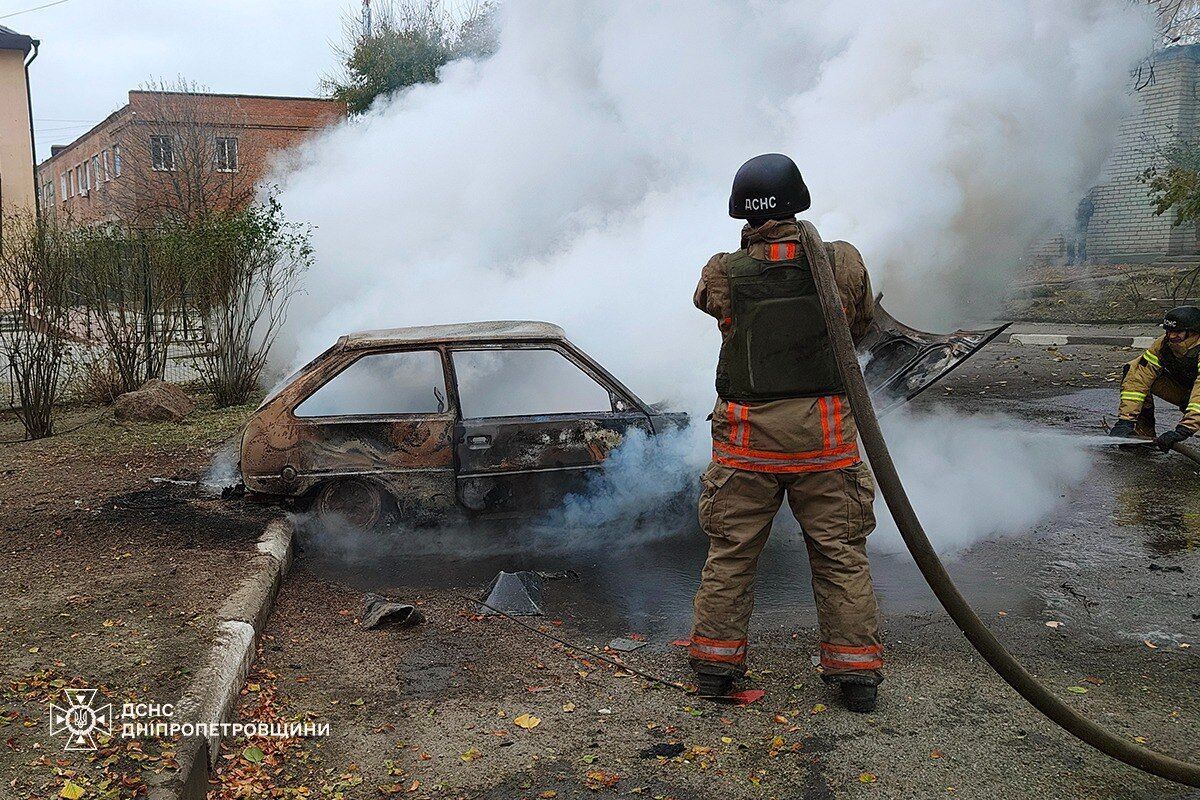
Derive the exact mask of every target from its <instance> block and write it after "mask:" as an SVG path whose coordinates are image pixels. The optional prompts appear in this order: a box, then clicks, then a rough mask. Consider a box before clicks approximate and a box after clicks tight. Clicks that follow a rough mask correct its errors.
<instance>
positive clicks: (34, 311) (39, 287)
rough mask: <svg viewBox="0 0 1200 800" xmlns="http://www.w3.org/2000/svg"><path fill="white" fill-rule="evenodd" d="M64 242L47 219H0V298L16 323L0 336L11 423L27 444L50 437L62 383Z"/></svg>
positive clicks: (66, 304) (66, 295) (67, 318)
mask: <svg viewBox="0 0 1200 800" xmlns="http://www.w3.org/2000/svg"><path fill="white" fill-rule="evenodd" d="M71 266H72V259H71V258H70V239H69V237H67V236H64V235H62V232H61V230H60V229H59V228H57V227H56V225H55V222H54V220H53V218H52V217H50V216H45V217H40V218H39V217H35V216H33V215H26V214H21V215H12V216H9V217H7V218H5V219H4V248H3V251H0V298H7V299H8V300H9V301H10V303H11V306H12V308H13V311H14V312H15V314H16V316H17V317H18V321H17V324H16V325H14V326H13V330H11V331H10V332H8V333H6V334H4V335H3V336H0V350H2V352H3V354H4V356H5V359H6V360H7V362H8V380H9V385H10V389H11V393H12V395H13V397H15V398H16V399H17V401H18V403H19V405H18V407H17V408H16V413H17V417H18V418H19V419H20V420H21V424H22V426H23V427H24V428H25V435H26V437H28V438H30V439H40V438H43V437H46V436H50V435H51V434H52V433H53V432H54V405H55V402H56V401H57V400H58V397H59V394H60V392H61V390H62V387H63V384H64V383H65V380H64V379H65V378H66V377H67V376H66V375H64V370H65V369H67V367H66V364H67V362H68V354H69V351H70V341H69V339H68V334H69V329H70V325H71V309H72V306H73V304H74V296H73V291H72V290H73V278H72V271H71Z"/></svg>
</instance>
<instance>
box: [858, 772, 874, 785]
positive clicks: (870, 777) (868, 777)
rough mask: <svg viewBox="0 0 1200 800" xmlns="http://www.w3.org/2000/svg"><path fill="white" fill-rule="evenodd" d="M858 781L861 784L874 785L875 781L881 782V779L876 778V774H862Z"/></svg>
mask: <svg viewBox="0 0 1200 800" xmlns="http://www.w3.org/2000/svg"><path fill="white" fill-rule="evenodd" d="M858 780H859V781H860V782H861V783H874V782H875V781H877V780H879V778H877V777H875V774H874V773H871V772H862V773H859V776H858Z"/></svg>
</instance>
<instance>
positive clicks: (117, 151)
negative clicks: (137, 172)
mask: <svg viewBox="0 0 1200 800" xmlns="http://www.w3.org/2000/svg"><path fill="white" fill-rule="evenodd" d="M113 177H114V178H119V177H121V145H119V144H114V145H113Z"/></svg>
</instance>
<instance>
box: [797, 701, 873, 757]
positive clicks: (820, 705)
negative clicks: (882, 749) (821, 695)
mask: <svg viewBox="0 0 1200 800" xmlns="http://www.w3.org/2000/svg"><path fill="white" fill-rule="evenodd" d="M825 710H826V708H825V704H824V703H817V704H816V705H815V706H813V707H812V709H811V710H810V711H809V712H808V713H809V714H820V713H821V712H822V711H825ZM866 774H869V773H866Z"/></svg>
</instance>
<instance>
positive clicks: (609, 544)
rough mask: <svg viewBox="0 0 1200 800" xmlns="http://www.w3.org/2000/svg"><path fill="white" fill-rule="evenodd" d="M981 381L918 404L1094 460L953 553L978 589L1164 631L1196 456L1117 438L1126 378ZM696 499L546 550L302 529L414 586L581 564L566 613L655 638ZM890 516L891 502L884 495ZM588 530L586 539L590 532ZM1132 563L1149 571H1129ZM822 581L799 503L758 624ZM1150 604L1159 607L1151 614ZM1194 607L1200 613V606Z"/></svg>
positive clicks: (509, 540)
mask: <svg viewBox="0 0 1200 800" xmlns="http://www.w3.org/2000/svg"><path fill="white" fill-rule="evenodd" d="M1096 349H1097V350H1099V348H1096ZM1020 350H1021V348H1014V347H1013V346H1005V345H997V346H995V347H993V348H992V351H993V357H994V358H997V359H1000V358H1003V357H1004V356H1003V354H1004V353H1005V352H1006V351H1007V352H1012V353H1018V355H1019V354H1020V353H1019V351H1020ZM1078 350H1084V348H1078ZM1105 355H1108V354H1105ZM1092 358H1093V359H1099V358H1101V356H1100V355H1093V356H1092ZM1109 359H1110V360H1111V356H1109ZM1085 360H1086V359H1085ZM1086 368H1089V367H1085V369H1086ZM1090 368H1093V369H1094V368H1095V367H1094V366H1093V367H1090ZM973 381H974V378H972V377H971V376H969V375H966V376H964V377H960V379H959V381H958V382H957V384H956V385H954V384H952V388H951V389H950V390H948V391H947V390H942V391H937V390H936V389H935V390H933V391H930V392H929V393H927V395H924V396H922V397H921V398H919V399H918V401H917V402H916V403H915V404H914V405H915V406H916V409H917V410H918V413H921V412H922V411H923V412H929V411H935V410H937V409H938V408H939V407H949V408H952V409H955V410H956V411H960V412H962V411H965V412H974V411H986V412H987V413H989V414H992V413H996V412H997V411H999V412H1001V413H1003V414H1005V415H1008V416H1009V417H1011V418H1013V420H1014V423H1015V424H1020V425H1023V426H1027V425H1029V424H1033V425H1036V426H1040V427H1043V428H1044V429H1045V430H1047V431H1056V432H1060V433H1067V434H1069V435H1070V436H1071V437H1072V438H1071V439H1070V440H1069V441H1070V445H1069V446H1071V447H1076V448H1083V449H1086V450H1087V451H1088V452H1089V453H1090V457H1091V458H1092V459H1093V466H1092V469H1091V472H1090V474H1089V475H1088V476H1087V478H1086V479H1085V480H1083V481H1082V482H1080V484H1079V485H1078V486H1076V487H1075V488H1074V489H1073V490H1072V491H1071V492H1070V493H1069V494H1067V495H1064V496H1063V497H1062V499H1061V501H1060V502H1058V504H1057V505H1056V507H1055V508H1054V509H1053V511H1052V512H1051V513H1050V515H1049V516H1047V517H1046V518H1044V519H1043V520H1041V521H1040V522H1039V523H1038V524H1037V526H1036V527H1035V528H1034V529H1033V530H1031V531H1028V532H1024V531H1004V530H1001V531H998V532H997V534H996V535H995V536H992V537H989V538H988V540H987V541H983V542H980V543H978V544H976V545H975V546H973V547H971V548H969V549H967V550H966V551H964V552H962V553H959V554H957V555H956V557H954V558H952V559H951V563H950V569H951V572H952V574H953V576H954V577H955V579H956V581H957V583H958V585H959V587H960V588H961V589H962V590H963V592H964V593H965V594H966V596H967V598H968V600H970V601H971V602H972V603H973V604H974V605H976V606H978V608H979V610H980V612H981V613H984V614H985V615H987V614H995V613H998V612H1001V611H1004V612H1005V613H1015V614H1025V615H1029V616H1031V617H1038V618H1041V617H1044V618H1046V619H1048V620H1049V619H1050V618H1051V617H1053V618H1055V619H1057V620H1060V621H1063V622H1069V623H1070V624H1073V625H1082V626H1086V627H1087V628H1089V629H1091V630H1092V632H1093V634H1094V635H1100V634H1103V633H1105V632H1107V633H1109V634H1112V633H1116V634H1118V635H1135V634H1137V635H1140V634H1141V633H1145V632H1146V631H1148V630H1158V629H1159V628H1162V627H1163V625H1162V624H1156V623H1153V622H1151V620H1150V619H1149V618H1148V617H1153V616H1154V615H1155V613H1156V608H1157V606H1158V603H1144V604H1136V603H1135V604H1129V603H1126V602H1124V600H1125V599H1126V598H1125V595H1126V594H1127V591H1126V590H1127V589H1128V588H1129V586H1130V585H1139V582H1145V581H1149V583H1148V584H1147V586H1146V587H1145V589H1146V591H1156V590H1159V589H1162V588H1164V584H1173V583H1176V582H1177V581H1178V579H1180V578H1181V577H1182V576H1183V575H1186V574H1190V573H1191V572H1192V571H1193V570H1195V569H1197V568H1200V561H1198V560H1197V559H1196V554H1197V552H1200V550H1198V549H1197V548H1198V546H1200V502H1197V500H1198V499H1200V498H1198V495H1197V491H1196V488H1195V487H1196V486H1197V483H1196V481H1195V475H1194V470H1193V469H1191V465H1190V464H1188V462H1186V461H1185V460H1184V459H1182V458H1180V457H1178V456H1164V455H1162V454H1159V453H1158V452H1157V451H1155V450H1154V449H1153V448H1141V449H1133V450H1129V449H1118V448H1115V447H1112V446H1110V445H1109V443H1108V440H1107V439H1105V438H1104V437H1103V436H1102V433H1103V430H1102V429H1101V428H1100V422H1101V420H1103V419H1105V418H1107V419H1108V420H1109V421H1111V419H1112V405H1113V396H1114V394H1115V385H1113V384H1110V385H1109V386H1105V387H1099V388H1088V389H1066V390H1065V391H1064V389H1065V388H1066V387H1063V388H1059V389H1058V390H1057V391H1055V387H1047V388H1048V389H1049V390H1050V391H1046V392H1033V393H1029V394H1027V393H1026V392H1024V391H1023V390H1021V389H1018V388H1017V387H1015V386H1014V387H1013V388H1012V389H1008V388H1007V384H1002V385H999V386H995V387H993V386H990V385H989V387H988V388H989V390H991V391H987V392H985V393H984V394H982V395H981V394H979V393H978V392H972V393H970V394H967V393H965V392H963V391H961V390H956V389H959V387H969V386H972V382H973ZM1039 395H1040V396H1039ZM1177 418H1178V412H1177V411H1175V410H1174V409H1160V410H1159V425H1160V427H1162V426H1164V425H1174V423H1175V421H1176V419H1177ZM1013 468H1015V469H1019V468H1020V465H1019V464H1014V465H1013ZM1014 502H1019V501H1016V500H1015V501H1014ZM693 507H694V506H693V505H692V503H691V502H684V503H682V504H680V511H679V513H678V515H677V516H675V517H672V518H669V519H667V520H666V521H662V520H659V521H658V523H657V527H656V528H655V529H653V530H651V531H646V530H644V529H643V530H640V531H638V533H637V536H636V537H634V538H635V540H636V541H637V542H638V543H635V544H622V543H620V542H621V537H616V542H617V543H616V544H614V542H613V539H612V538H611V531H609V534H610V538H609V539H608V540H606V542H605V543H604V544H603V545H601V546H598V547H587V546H586V545H576V546H572V547H556V546H550V547H546V546H543V545H544V543H545V538H544V537H543V539H542V540H541V541H539V542H538V543H537V544H533V545H526V544H525V543H524V542H523V540H522V535H523V534H522V531H521V530H520V529H519V528H518V529H517V530H515V531H514V530H513V528H512V525H511V524H509V526H508V528H507V529H499V528H497V527H495V526H487V525H479V526H477V527H476V528H472V529H469V530H453V531H427V530H426V531H403V532H401V533H400V534H398V535H397V534H393V535H392V536H391V537H390V538H389V537H387V536H385V537H384V538H383V539H379V538H376V537H377V535H365V534H364V535H358V536H360V537H361V541H359V542H357V543H356V545H355V546H354V547H350V548H347V547H346V546H345V542H339V543H338V544H337V545H336V546H333V547H330V546H327V544H328V542H329V539H328V537H320V536H318V537H317V539H316V540H315V541H314V540H313V537H312V534H311V531H310V532H309V535H308V536H307V537H305V536H303V535H302V542H305V541H307V543H308V546H307V548H306V550H305V557H306V558H307V559H308V560H309V564H310V568H311V569H312V570H314V572H316V573H317V574H318V575H321V576H323V577H326V578H328V579H330V580H335V581H337V582H339V583H342V584H345V585H348V586H350V587H353V588H356V589H360V590H363V591H382V592H390V593H392V594H394V595H397V596H402V597H403V596H412V595H414V594H420V593H421V592H424V591H428V590H439V589H446V588H457V589H458V590H459V591H462V592H464V593H473V592H475V591H477V590H478V589H481V588H482V587H485V586H486V585H487V584H488V583H489V582H490V581H491V580H492V579H493V578H494V577H495V575H496V573H497V572H499V571H500V570H507V571H517V570H530V571H539V572H562V573H568V574H569V577H564V578H562V579H560V580H553V581H549V582H548V583H547V585H546V587H545V607H546V609H547V613H548V614H549V615H550V616H552V617H553V616H568V617H570V618H572V620H573V621H574V622H575V623H576V624H578V625H580V626H582V627H585V628H589V629H595V630H596V631H597V632H598V633H612V634H614V635H615V634H619V633H621V632H624V631H638V632H640V633H644V634H646V635H647V636H650V637H651V639H652V640H653V639H663V638H670V637H674V636H677V635H682V634H686V633H687V632H688V629H689V625H690V619H691V603H692V597H693V595H694V593H695V590H696V585H697V581H698V576H699V573H700V568H701V566H702V565H703V562H704V555H705V549H706V540H705V538H704V536H703V534H702V533H701V532H700V530H699V528H698V526H697V525H696V523H695V520H694V515H693V514H692V512H691V508H693ZM877 513H878V514H880V515H881V516H882V515H884V514H886V513H887V511H886V509H885V508H884V507H883V505H882V503H879V504H878V506H877ZM552 535H553V532H552V533H551V536H552ZM413 537H416V538H413ZM573 539H574V540H575V541H581V542H586V541H587V534H586V532H584V533H583V535H580V536H575V537H573ZM414 543H415V544H414ZM1080 543H1086V546H1081V544H1080ZM410 545H411V546H410ZM873 549H878V548H873ZM871 563H872V572H873V575H874V580H875V586H876V592H877V594H878V596H879V600H880V605H881V608H882V609H883V612H884V614H885V616H894V615H914V614H917V615H923V614H926V613H928V612H933V611H936V610H937V608H938V605H937V601H936V599H935V598H934V597H933V594H932V593H931V592H930V590H929V589H928V587H927V586H926V585H925V582H924V580H923V579H922V577H921V575H920V573H919V572H918V570H917V568H916V566H915V564H914V563H913V562H912V560H911V558H910V557H909V556H908V555H907V553H881V552H872V554H871ZM1114 568H1115V569H1116V572H1114ZM1127 572H1128V573H1129V574H1131V575H1136V580H1135V579H1133V578H1132V577H1131V578H1129V582H1128V584H1127V582H1126V581H1125V580H1116V578H1117V577H1118V576H1125V575H1126V573H1127ZM1164 579H1167V580H1164ZM1171 579H1175V580H1171ZM809 581H810V573H809V570H808V564H807V557H806V554H805V550H804V543H803V537H802V534H801V533H800V531H799V528H798V526H797V525H796V523H795V522H794V521H793V520H792V519H791V516H790V514H788V512H787V511H786V509H785V510H784V511H783V512H782V513H781V514H780V516H779V517H778V518H777V520H776V526H775V530H774V531H773V532H772V537H771V541H770V543H769V545H768V547H767V550H766V551H765V552H764V555H763V558H762V561H761V563H760V571H759V576H758V584H757V591H756V606H755V624H756V626H758V627H760V628H770V627H781V628H787V627H788V626H795V625H796V624H798V623H799V624H810V623H811V622H812V621H813V620H814V619H815V615H814V610H813V601H812V594H811V590H810V588H809ZM1185 599H1188V598H1185ZM1140 609H1141V610H1148V611H1149V612H1150V613H1149V614H1144V613H1138V612H1139V610H1140ZM1192 610H1194V611H1197V612H1200V607H1197V608H1195V609H1192ZM1184 622H1190V623H1192V624H1191V625H1185V624H1183V623H1184ZM1194 623H1195V621H1194V620H1190V619H1182V618H1181V619H1180V620H1177V621H1175V622H1173V623H1171V624H1168V625H1166V627H1167V628H1170V630H1164V631H1160V634H1161V635H1162V636H1165V637H1167V638H1171V639H1177V638H1180V637H1182V636H1185V635H1192V636H1193V637H1195V635H1196V634H1197V633H1198V632H1200V631H1197V627H1196V625H1195V624H1194ZM1176 628H1178V629H1179V630H1175V629H1176ZM1160 634H1155V635H1160ZM1151 638H1153V637H1151Z"/></svg>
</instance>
